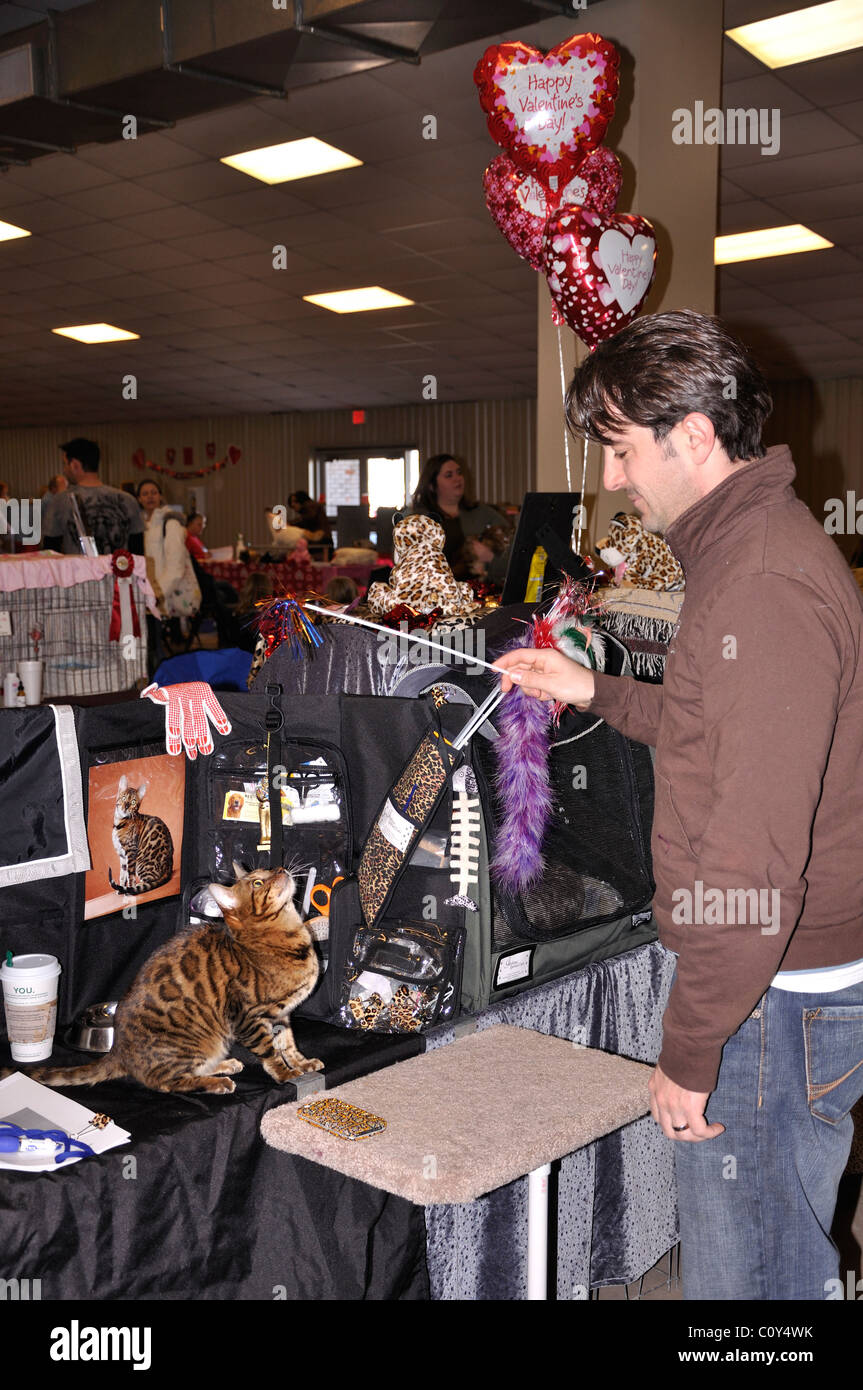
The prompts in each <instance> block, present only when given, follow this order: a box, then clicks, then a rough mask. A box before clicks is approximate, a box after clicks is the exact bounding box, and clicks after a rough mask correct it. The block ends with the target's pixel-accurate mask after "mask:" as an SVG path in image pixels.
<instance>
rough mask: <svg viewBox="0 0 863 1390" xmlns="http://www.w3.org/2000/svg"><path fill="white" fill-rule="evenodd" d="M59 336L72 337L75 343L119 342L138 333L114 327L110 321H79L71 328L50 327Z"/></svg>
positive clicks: (134, 336) (136, 335) (138, 336)
mask: <svg viewBox="0 0 863 1390" xmlns="http://www.w3.org/2000/svg"><path fill="white" fill-rule="evenodd" d="M51 332H52V333H58V334H59V335H60V337H61V338H74V339H75V341H76V342H77V343H120V342H126V341H127V340H128V339H130V338H140V336H141V335H140V333H130V332H128V330H127V329H125V328H115V327H114V325H113V324H112V323H79V324H76V325H74V326H73V327H71V328H52V329H51Z"/></svg>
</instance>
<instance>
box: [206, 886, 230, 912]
mask: <svg viewBox="0 0 863 1390" xmlns="http://www.w3.org/2000/svg"><path fill="white" fill-rule="evenodd" d="M209 887H210V892H211V893H212V895H213V897H214V899H215V900H216V902H217V903H218V905H219V907H220V908H221V909H222V912H233V911H234V909H235V908H236V906H237V900H236V897H235V896H234V890H233V888H229V887H228V886H227V885H226V884H224V883H211V884H210V885H209Z"/></svg>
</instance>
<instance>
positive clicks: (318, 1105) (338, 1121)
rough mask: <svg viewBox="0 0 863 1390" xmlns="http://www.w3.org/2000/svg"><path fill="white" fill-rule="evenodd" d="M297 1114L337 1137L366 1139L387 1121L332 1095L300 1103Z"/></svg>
mask: <svg viewBox="0 0 863 1390" xmlns="http://www.w3.org/2000/svg"><path fill="white" fill-rule="evenodd" d="M297 1116H298V1118H299V1119H301V1120H305V1121H306V1123H307V1124H310V1125H315V1126H316V1127H317V1128H318V1129H325V1130H327V1132H328V1133H329V1134H335V1135H337V1136H338V1137H339V1139H353V1140H357V1139H367V1138H368V1137H369V1135H370V1134H380V1133H381V1131H382V1130H384V1129H386V1127H387V1122H386V1120H382V1119H381V1118H380V1116H379V1115H372V1114H371V1113H370V1112H369V1111H368V1110H360V1108H359V1107H358V1106H356V1105H349V1104H348V1102H347V1101H346V1100H338V1099H337V1098H336V1097H335V1096H333V1097H332V1098H331V1099H329V1100H310V1101H307V1102H306V1104H305V1105H301V1106H300V1108H299V1110H298V1111H297Z"/></svg>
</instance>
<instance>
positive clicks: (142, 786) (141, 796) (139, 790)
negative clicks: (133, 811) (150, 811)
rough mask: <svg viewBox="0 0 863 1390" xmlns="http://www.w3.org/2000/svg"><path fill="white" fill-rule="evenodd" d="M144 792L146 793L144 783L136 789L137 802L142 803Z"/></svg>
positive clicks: (145, 784)
mask: <svg viewBox="0 0 863 1390" xmlns="http://www.w3.org/2000/svg"><path fill="white" fill-rule="evenodd" d="M146 791H147V783H146V782H142V783H141V785H140V787H139V788H138V800H139V801H143V800H144V796H145V794H146Z"/></svg>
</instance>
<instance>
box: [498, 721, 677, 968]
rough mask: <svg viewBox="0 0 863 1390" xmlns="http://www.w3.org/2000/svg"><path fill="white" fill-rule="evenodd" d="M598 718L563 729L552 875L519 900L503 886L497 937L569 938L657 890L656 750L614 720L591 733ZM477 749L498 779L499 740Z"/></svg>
mask: <svg viewBox="0 0 863 1390" xmlns="http://www.w3.org/2000/svg"><path fill="white" fill-rule="evenodd" d="M593 724H596V718H595V716H591V715H589V714H588V715H578V714H572V715H571V716H569V717H566V716H565V717H564V719H563V720H562V721H561V728H560V730H559V732H558V733H557V734H556V735H554V743H553V745H552V747H551V751H550V754H549V776H550V780H551V787H552V794H553V811H552V815H551V819H550V822H549V828H548V832H547V835H546V839H545V844H544V849H543V852H544V855H545V860H546V869H545V873H544V874H543V876H542V878H541V879H539V880H538V882H537V883H536V885H535V886H534V887H533V888H531V889H530V891H528V892H526V893H524V894H522V895H521V897H520V898H515V899H510V898H508V897H507V895H505V894H502V893H497V892H496V893H495V914H494V939H495V943H496V944H503V943H505V942H510V941H513V940H518V939H521V938H526V939H531V940H537V939H545V938H548V937H551V936H562V935H566V934H568V933H570V932H573V931H578V930H580V929H583V928H586V927H591V926H595V925H597V924H599V923H601V922H605V921H612V920H614V919H615V918H617V917H621V916H623V915H625V914H626V913H628V912H632V911H635V910H637V909H639V908H642V907H644V906H645V904H646V903H647V902H648V901H649V900H650V898H651V896H652V893H653V881H652V878H651V870H650V857H649V856H650V850H649V843H650V817H651V813H652V793H651V787H652V778H651V770H650V754H649V751H648V749H647V748H646V747H644V746H642V745H640V744H633V743H630V742H629V741H628V740H627V739H625V738H623V736H622V735H621V734H619V733H617V732H616V731H615V730H613V729H611V728H610V727H609V726H608V725H607V724H605V723H600V724H599V725H598V726H597V727H596V728H594V729H592V731H591V732H589V733H588V732H585V731H586V730H588V729H590V727H591V725H593ZM579 735H583V737H579ZM474 753H475V756H477V755H478V756H479V758H480V762H481V767H482V771H483V772H484V774H485V777H486V779H487V780H488V781H489V783H491V782H492V781H493V778H494V775H495V758H494V751H493V748H492V746H491V745H490V744H488V743H486V741H485V740H483V739H477V740H476V741H475V743H474ZM495 813H497V807H495ZM490 829H491V833H492V835H493V834H494V829H493V827H490Z"/></svg>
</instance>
